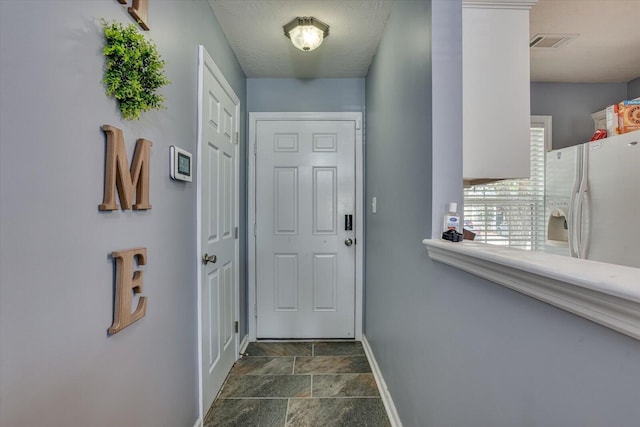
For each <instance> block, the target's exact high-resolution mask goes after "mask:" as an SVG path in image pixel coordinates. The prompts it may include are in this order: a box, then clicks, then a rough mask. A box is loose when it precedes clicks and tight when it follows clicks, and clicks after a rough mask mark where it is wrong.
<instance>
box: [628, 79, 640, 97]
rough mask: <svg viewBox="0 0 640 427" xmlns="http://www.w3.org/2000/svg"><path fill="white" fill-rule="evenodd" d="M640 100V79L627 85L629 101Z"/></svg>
mask: <svg viewBox="0 0 640 427" xmlns="http://www.w3.org/2000/svg"><path fill="white" fill-rule="evenodd" d="M634 98H640V77H638V78H637V79H634V80H631V81H630V82H628V83H627V99H634Z"/></svg>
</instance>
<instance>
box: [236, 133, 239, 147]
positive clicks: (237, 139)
mask: <svg viewBox="0 0 640 427" xmlns="http://www.w3.org/2000/svg"><path fill="white" fill-rule="evenodd" d="M239 142H240V132H238V131H236V144H238V143H239Z"/></svg>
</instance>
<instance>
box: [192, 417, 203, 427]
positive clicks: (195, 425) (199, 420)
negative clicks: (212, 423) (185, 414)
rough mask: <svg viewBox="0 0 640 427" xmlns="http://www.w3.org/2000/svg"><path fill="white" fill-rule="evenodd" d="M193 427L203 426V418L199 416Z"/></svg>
mask: <svg viewBox="0 0 640 427" xmlns="http://www.w3.org/2000/svg"><path fill="white" fill-rule="evenodd" d="M193 427H202V418H198V419H197V420H196V423H195V424H194V425H193Z"/></svg>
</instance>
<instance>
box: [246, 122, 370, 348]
mask: <svg viewBox="0 0 640 427" xmlns="http://www.w3.org/2000/svg"><path fill="white" fill-rule="evenodd" d="M264 120H273V121H284V120H287V121H295V120H300V121H302V120H307V121H308V120H313V121H353V122H355V132H356V133H355V150H356V153H355V154H356V164H355V174H356V188H355V198H356V200H355V202H356V212H355V223H356V230H355V240H356V245H355V246H356V265H355V272H356V275H355V276H356V277H355V334H354V338H355V339H356V340H358V341H361V340H362V324H363V295H364V293H363V275H364V264H363V262H364V163H363V160H364V146H363V137H362V134H363V124H362V113H356V112H330V113H324V112H323V113H320V112H308V113H293V112H268V113H249V139H248V142H247V152H248V156H247V157H248V161H249V165H248V168H247V171H248V180H247V185H248V189H247V191H248V194H247V198H248V200H247V202H248V203H247V208H248V215H247V229H248V231H249V232H248V254H247V255H248V257H247V258H248V259H247V265H248V270H249V271H248V278H247V287H248V306H247V311H248V313H247V316H248V318H249V331H248V332H249V340H250V341H255V340H256V331H257V314H258V306H257V300H256V291H257V289H256V286H257V281H256V229H255V227H256V147H257V139H256V125H257V122H258V121H264Z"/></svg>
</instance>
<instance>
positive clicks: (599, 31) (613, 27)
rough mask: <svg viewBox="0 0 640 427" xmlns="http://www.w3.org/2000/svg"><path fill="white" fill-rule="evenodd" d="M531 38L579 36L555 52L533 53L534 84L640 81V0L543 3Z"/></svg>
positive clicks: (535, 14)
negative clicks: (639, 79)
mask: <svg viewBox="0 0 640 427" xmlns="http://www.w3.org/2000/svg"><path fill="white" fill-rule="evenodd" d="M530 22H531V25H530V35H531V36H533V35H534V34H536V33H566V34H579V36H578V37H576V38H575V39H573V40H570V41H568V42H567V43H566V44H564V45H562V46H560V47H558V48H556V49H536V48H533V49H531V80H532V81H538V82H576V83H577V82H584V83H593V82H628V81H630V80H633V79H635V78H637V77H640V0H539V1H538V3H537V4H536V5H535V6H533V8H532V9H531V19H530Z"/></svg>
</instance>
